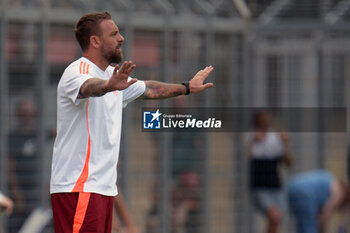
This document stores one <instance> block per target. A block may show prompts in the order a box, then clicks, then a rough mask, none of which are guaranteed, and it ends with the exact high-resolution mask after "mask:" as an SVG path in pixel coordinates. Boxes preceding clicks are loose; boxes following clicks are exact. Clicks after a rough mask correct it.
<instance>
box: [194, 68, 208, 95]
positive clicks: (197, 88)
mask: <svg viewBox="0 0 350 233" xmlns="http://www.w3.org/2000/svg"><path fill="white" fill-rule="evenodd" d="M213 70H214V68H213V67H212V66H207V67H205V68H204V69H203V70H200V71H198V73H197V74H196V75H195V76H194V77H193V78H192V79H191V81H190V93H198V92H201V91H203V90H205V89H207V88H210V87H212V86H214V84H213V83H206V84H203V83H204V81H205V80H206V79H207V77H208V76H209V74H210V73H211V72H212V71H213Z"/></svg>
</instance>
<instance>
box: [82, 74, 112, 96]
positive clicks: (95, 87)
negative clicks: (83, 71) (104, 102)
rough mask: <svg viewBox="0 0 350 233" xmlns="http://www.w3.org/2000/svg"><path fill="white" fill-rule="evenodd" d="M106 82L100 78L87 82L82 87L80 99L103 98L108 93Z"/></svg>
mask: <svg viewBox="0 0 350 233" xmlns="http://www.w3.org/2000/svg"><path fill="white" fill-rule="evenodd" d="M105 82H106V81H105V80H102V79H99V78H91V79H88V80H86V81H85V82H84V83H83V85H81V87H80V90H79V95H78V98H87V97H99V96H103V95H104V94H106V93H107V92H108V91H107V90H106V89H105Z"/></svg>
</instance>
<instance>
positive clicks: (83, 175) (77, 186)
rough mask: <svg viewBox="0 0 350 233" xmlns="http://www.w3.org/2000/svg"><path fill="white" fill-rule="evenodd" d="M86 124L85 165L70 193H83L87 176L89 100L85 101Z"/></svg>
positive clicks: (89, 143)
mask: <svg viewBox="0 0 350 233" xmlns="http://www.w3.org/2000/svg"><path fill="white" fill-rule="evenodd" d="M86 124H87V131H88V135H89V138H88V148H87V152H86V158H85V164H84V168H83V171H82V172H81V174H80V176H79V178H78V180H77V182H76V183H75V185H74V188H73V190H72V192H83V191H84V183H85V182H86V180H87V179H88V176H89V160H90V153H91V141H90V129H89V100H87V103H86Z"/></svg>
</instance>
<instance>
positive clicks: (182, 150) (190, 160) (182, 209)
mask: <svg viewBox="0 0 350 233" xmlns="http://www.w3.org/2000/svg"><path fill="white" fill-rule="evenodd" d="M172 102H173V104H172V106H173V108H174V109H175V111H174V112H175V113H176V114H186V112H184V108H186V107H187V102H186V98H185V97H184V96H180V97H177V98H174V99H173V101H172ZM152 136H153V139H154V142H155V143H154V144H155V146H156V147H157V145H158V143H160V141H159V138H157V136H159V134H152ZM201 139H202V138H201V134H198V133H195V132H185V133H182V132H176V133H174V134H173V135H172V137H171V145H172V146H171V150H169V154H170V155H171V162H170V165H171V166H170V169H169V171H170V175H171V183H172V185H171V190H170V195H169V199H170V200H169V204H170V205H171V214H170V215H169V217H170V219H169V223H170V224H169V225H170V231H171V232H173V233H195V232H200V230H201V228H200V227H201V224H200V220H201V219H200V202H201V199H200V189H201V184H200V175H199V172H200V171H201V162H202V160H201V159H200V156H201V145H202V144H201V142H202V141H201ZM160 153H161V150H158V151H157V154H158V155H157V156H158V157H160V156H161V154H160ZM159 160H160V159H159ZM158 165H159V164H158ZM157 169H158V171H157V172H159V173H160V172H161V167H158V168H157ZM155 187H157V188H159V187H158V184H156V185H155ZM157 188H156V189H155V190H153V192H154V195H153V200H152V202H153V206H152V208H151V210H150V211H149V213H148V222H147V232H149V233H156V232H158V231H159V229H160V224H161V222H160V221H161V216H160V214H161V213H160V208H161V207H160V205H159V204H160V200H159V194H158V193H157V192H159V189H157Z"/></svg>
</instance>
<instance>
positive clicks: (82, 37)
mask: <svg viewBox="0 0 350 233" xmlns="http://www.w3.org/2000/svg"><path fill="white" fill-rule="evenodd" d="M108 19H112V17H111V15H110V14H109V13H108V12H107V11H106V12H93V13H88V14H86V15H83V16H82V17H81V18H80V19H79V21H78V23H77V24H76V26H75V29H74V32H75V38H77V41H78V42H79V45H80V47H81V49H82V50H83V51H85V50H86V49H87V48H88V47H89V44H90V36H93V35H96V36H100V35H101V30H100V27H99V26H100V23H101V21H103V20H108Z"/></svg>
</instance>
